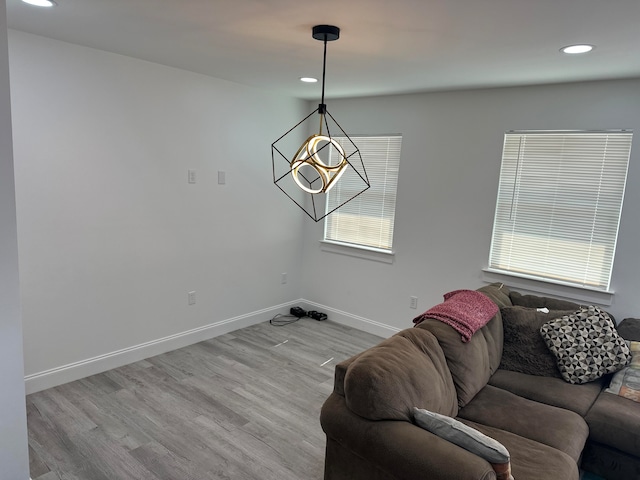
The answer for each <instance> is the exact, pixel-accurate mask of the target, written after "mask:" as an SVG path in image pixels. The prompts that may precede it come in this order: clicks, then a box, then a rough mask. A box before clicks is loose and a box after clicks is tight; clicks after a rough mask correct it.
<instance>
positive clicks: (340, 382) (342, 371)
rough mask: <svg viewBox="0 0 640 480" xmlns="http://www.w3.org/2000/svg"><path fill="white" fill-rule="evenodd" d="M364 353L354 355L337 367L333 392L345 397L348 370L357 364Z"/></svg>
mask: <svg viewBox="0 0 640 480" xmlns="http://www.w3.org/2000/svg"><path fill="white" fill-rule="evenodd" d="M362 353H363V352H360V353H358V354H357V355H354V356H353V357H351V358H348V359H347V360H344V361H342V362H340V363H338V364H337V365H336V371H335V373H334V379H333V391H334V392H336V393H337V394H338V395H342V396H343V397H344V377H345V375H346V374H347V370H348V369H349V365H351V364H352V363H353V362H355V360H356V358H358V357H359V356H360V355H362Z"/></svg>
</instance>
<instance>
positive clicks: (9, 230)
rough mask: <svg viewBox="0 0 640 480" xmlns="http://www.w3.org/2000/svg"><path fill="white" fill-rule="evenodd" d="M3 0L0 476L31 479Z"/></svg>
mask: <svg viewBox="0 0 640 480" xmlns="http://www.w3.org/2000/svg"><path fill="white" fill-rule="evenodd" d="M13 177H14V175H13V154H12V148H11V97H10V93H9V60H8V57H7V17H6V3H5V1H4V0H0V383H1V384H2V388H0V469H1V473H0V477H2V478H11V479H16V480H18V479H25V480H26V479H27V478H29V458H28V448H27V416H26V409H25V401H24V393H25V390H24V373H23V372H24V368H23V361H22V324H21V321H20V294H19V281H18V242H17V233H16V202H15V189H14V180H13Z"/></svg>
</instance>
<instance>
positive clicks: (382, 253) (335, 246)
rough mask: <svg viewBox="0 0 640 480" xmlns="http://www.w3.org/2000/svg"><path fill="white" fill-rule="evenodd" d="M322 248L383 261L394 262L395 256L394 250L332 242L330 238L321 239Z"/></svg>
mask: <svg viewBox="0 0 640 480" xmlns="http://www.w3.org/2000/svg"><path fill="white" fill-rule="evenodd" d="M320 250H322V251H323V252H329V253H337V254H339V255H348V256H350V257H356V258H364V259H365V260H373V261H374V262H382V263H393V260H394V257H395V253H394V252H388V251H386V250H380V249H377V248H370V247H364V246H361V245H354V244H350V243H338V242H330V241H328V240H320Z"/></svg>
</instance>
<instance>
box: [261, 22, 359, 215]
mask: <svg viewBox="0 0 640 480" xmlns="http://www.w3.org/2000/svg"><path fill="white" fill-rule="evenodd" d="M312 36H313V38H315V39H316V40H320V41H323V42H324V57H323V64H322V100H321V102H320V104H319V105H318V108H317V109H315V110H314V111H313V112H311V113H310V114H309V115H307V116H306V117H305V118H303V119H302V120H301V121H300V122H298V123H297V124H296V125H295V126H294V127H293V128H291V129H290V130H288V131H287V132H286V133H285V134H284V135H282V136H281V137H280V138H278V139H277V140H276V141H275V142H273V143H272V144H271V162H272V164H273V183H275V185H276V186H277V187H278V188H279V189H280V190H282V191H283V192H284V193H285V195H287V196H288V197H289V198H290V199H291V200H293V201H294V202H295V203H296V205H298V206H299V207H300V208H301V209H302V210H304V212H305V213H306V214H307V215H308V216H309V217H311V218H312V219H313V220H315V221H316V222H318V221H320V220H322V219H323V218H324V217H326V216H327V215H329V214H330V213H332V212H334V211H336V210H337V209H338V208H340V207H341V206H342V205H344V204H345V203H347V202H349V201H351V200H353V199H354V198H356V197H357V196H358V195H360V194H361V193H362V192H364V191H365V190H367V189H368V188H369V187H370V184H369V178H368V177H367V171H366V169H365V168H364V163H363V162H362V156H361V155H360V150H359V149H358V147H356V145H355V144H354V143H353V141H352V140H351V138H350V137H349V136H348V135H347V134H346V133H345V131H344V130H343V129H342V127H341V126H340V125H339V124H338V122H337V121H336V120H335V118H333V116H332V115H331V114H330V113H329V111H328V110H327V106H326V105H325V103H324V83H325V74H326V66H327V42H330V41H333V40H337V39H338V38H340V29H339V28H338V27H334V26H333V25H316V26H315V27H313V31H312ZM316 113H317V114H319V116H320V126H319V128H317V129H315V130H314V129H312V127H310V126H309V123H312V122H310V119H311V117H313V116H314V115H315V114H316ZM309 131H317V132H318V133H313V134H312V135H311V136H309V137H308V138H307V140H305V141H304V143H303V144H302V145H301V146H299V147H297V148H296V146H295V143H294V142H295V140H296V139H299V138H300V136H303V137H304V134H305V132H306V133H308V132H309ZM298 141H299V140H298ZM283 152H288V153H283ZM293 152H295V153H293ZM341 179H344V180H343V182H339V181H340V180H341ZM339 183H342V184H344V185H345V187H344V188H341V187H339V186H337V185H339ZM333 188H340V191H339V195H337V196H336V198H337V201H334V202H332V204H331V207H330V208H329V207H328V206H327V194H328V192H329V191H330V190H331V189H333Z"/></svg>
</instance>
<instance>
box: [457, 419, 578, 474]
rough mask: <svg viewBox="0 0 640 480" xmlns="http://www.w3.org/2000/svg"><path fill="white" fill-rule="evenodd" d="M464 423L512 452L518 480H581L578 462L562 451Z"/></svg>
mask: <svg viewBox="0 0 640 480" xmlns="http://www.w3.org/2000/svg"><path fill="white" fill-rule="evenodd" d="M461 421H462V422H463V423H465V424H467V425H469V426H470V427H473V428H475V429H476V430H479V431H481V432H482V433H484V434H485V435H487V436H489V437H491V438H494V439H496V440H497V441H498V442H500V443H501V444H502V445H504V446H505V447H506V448H507V450H509V453H510V454H511V471H512V473H513V478H515V479H516V480H550V479H562V480H578V479H579V476H580V474H579V472H578V465H577V464H576V462H575V460H574V459H573V458H571V457H570V456H569V455H567V454H566V453H564V452H562V451H560V450H557V449H555V448H553V447H550V446H548V445H544V444H542V443H539V442H536V441H535V440H531V439H529V438H525V437H521V436H520V435H516V434H515V433H511V432H507V431H505V430H501V429H499V428H494V427H490V426H487V425H483V424H480V423H476V422H471V421H469V420H461ZM451 478H455V477H451Z"/></svg>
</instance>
